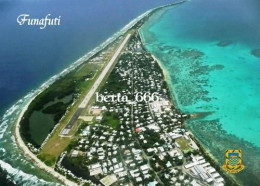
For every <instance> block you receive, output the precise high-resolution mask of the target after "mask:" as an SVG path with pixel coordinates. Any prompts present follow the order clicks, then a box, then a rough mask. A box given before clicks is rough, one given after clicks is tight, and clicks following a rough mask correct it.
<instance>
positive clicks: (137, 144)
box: [15, 1, 236, 186]
mask: <svg viewBox="0 0 260 186" xmlns="http://www.w3.org/2000/svg"><path fill="white" fill-rule="evenodd" d="M184 2H185V1H182V2H179V3H175V4H170V5H166V6H163V7H159V8H156V9H153V10H152V11H150V12H149V13H148V14H146V15H145V16H144V17H143V18H142V19H141V20H140V21H138V22H137V23H136V24H134V25H133V26H132V27H131V28H129V29H128V30H127V31H126V32H125V33H123V34H122V35H121V36H120V37H119V38H117V39H116V40H115V41H113V42H112V43H110V44H109V45H108V46H107V47H105V48H103V49H102V50H100V51H99V52H97V53H96V54H94V55H93V56H92V57H91V58H89V59H88V60H86V61H85V62H84V63H82V64H81V65H79V66H78V67H77V68H75V69H74V70H72V71H71V72H69V73H68V74H66V75H64V76H63V77H60V78H59V79H58V80H57V81H55V82H54V83H53V84H52V85H50V86H49V87H48V88H46V89H45V90H43V91H42V92H41V93H40V94H39V95H37V96H36V97H34V98H33V99H32V100H31V101H30V102H29V103H28V105H27V106H26V107H25V108H24V109H23V111H22V112H21V114H20V116H19V118H18V120H17V123H16V127H15V137H16V141H17V143H18V145H19V147H20V148H21V149H22V150H23V151H24V153H25V154H26V155H27V156H29V157H30V158H31V159H32V160H33V161H34V162H35V164H36V165H37V166H39V167H40V168H42V169H44V170H45V171H47V172H48V173H49V174H51V175H53V176H54V177H56V178H58V179H59V180H60V181H61V182H62V183H63V184H65V185H70V186H72V185H105V186H109V185H149V186H152V185H196V184H199V185H236V183H235V181H234V180H233V179H232V178H231V177H229V176H228V175H227V174H225V173H224V172H223V171H222V170H221V169H220V167H219V164H218V163H217V162H215V160H214V159H212V157H211V156H210V155H209V154H208V153H207V152H206V151H205V149H203V147H202V146H201V145H200V144H199V142H198V141H197V140H196V139H195V137H194V136H193V135H192V134H191V133H190V132H189V131H188V129H187V127H186V126H185V121H186V120H187V119H189V118H190V117H191V115H189V114H185V113H182V112H181V111H180V110H179V109H178V108H177V106H176V105H175V104H174V99H173V97H172V96H171V93H170V90H169V88H168V85H167V82H166V78H167V75H166V74H165V73H164V71H163V69H162V68H161V66H160V61H158V60H157V59H156V58H155V57H154V56H152V55H151V54H150V53H149V52H148V51H147V50H146V49H145V47H144V46H143V43H142V40H141V38H140V35H139V28H140V27H141V26H142V25H143V23H144V22H145V21H146V20H147V19H149V18H150V16H151V15H152V14H153V13H154V12H156V11H158V10H161V9H167V8H170V7H171V6H177V5H181V4H182V3H184ZM97 93H98V95H99V96H102V97H98V98H97ZM109 96H110V97H111V96H114V97H115V99H114V100H111V99H104V98H105V97H107V98H108V97H109Z"/></svg>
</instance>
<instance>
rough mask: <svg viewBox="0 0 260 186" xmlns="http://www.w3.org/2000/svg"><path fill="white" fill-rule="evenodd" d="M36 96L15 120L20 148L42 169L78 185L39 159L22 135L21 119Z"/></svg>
mask: <svg viewBox="0 0 260 186" xmlns="http://www.w3.org/2000/svg"><path fill="white" fill-rule="evenodd" d="M35 97H36V96H34V97H33V98H32V99H31V100H30V101H29V102H28V103H27V105H26V106H25V107H24V108H23V110H22V111H21V112H20V114H19V117H18V119H17V120H16V122H15V129H14V130H15V131H14V135H15V140H16V142H17V145H18V146H19V147H20V149H21V150H22V152H23V153H24V154H25V155H26V156H28V157H30V158H31V160H32V161H33V163H34V164H35V165H36V166H38V167H39V168H40V169H42V170H44V171H46V172H47V173H49V174H51V175H52V176H54V177H55V178H57V179H59V180H60V181H61V182H63V183H64V184H65V185H68V186H77V184H76V183H75V182H72V181H70V180H68V179H67V178H66V177H65V176H63V175H61V174H59V173H58V172H56V171H55V170H54V169H53V168H51V167H49V166H47V165H45V164H44V163H43V162H42V161H41V160H39V159H38V158H37V156H36V155H35V154H33V153H32V152H31V151H30V150H29V149H28V147H27V146H26V144H25V143H24V141H23V139H22V137H21V135H20V125H19V124H20V121H21V119H22V117H23V115H24V113H25V112H26V110H27V108H28V106H29V105H30V103H31V102H32V101H33V100H34V98H35Z"/></svg>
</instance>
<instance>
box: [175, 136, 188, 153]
mask: <svg viewBox="0 0 260 186" xmlns="http://www.w3.org/2000/svg"><path fill="white" fill-rule="evenodd" d="M175 141H176V142H177V143H178V144H179V145H180V149H181V150H182V151H183V152H184V153H186V152H188V151H190V150H192V149H191V147H190V145H189V141H187V140H186V139H185V138H184V137H180V138H178V139H176V140H175Z"/></svg>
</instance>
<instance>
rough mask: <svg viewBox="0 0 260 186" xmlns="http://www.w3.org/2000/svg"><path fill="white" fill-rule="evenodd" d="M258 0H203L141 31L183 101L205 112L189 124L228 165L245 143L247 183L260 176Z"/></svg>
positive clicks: (186, 108)
mask: <svg viewBox="0 0 260 186" xmlns="http://www.w3.org/2000/svg"><path fill="white" fill-rule="evenodd" d="M259 18H260V3H259V2H257V1H255V0H249V1H242V0H231V1H228V2H227V1H224V0H217V1H214V2H213V1H206V0H197V1H190V2H186V3H184V4H182V5H180V6H178V7H174V8H171V9H169V10H163V11H161V12H158V13H157V14H155V15H154V16H153V17H151V19H150V20H149V21H148V22H147V23H146V24H145V25H144V26H143V27H142V29H141V31H140V33H141V35H142V39H143V41H144V43H145V46H146V48H147V49H148V50H149V51H150V52H151V53H153V54H154V55H155V56H156V57H157V58H158V59H159V60H160V61H161V63H162V66H163V67H164V69H165V70H166V72H167V74H168V75H167V76H168V83H169V85H170V88H171V91H172V93H173V96H174V98H175V102H176V104H177V105H178V107H179V108H180V109H181V110H182V111H183V112H187V113H200V112H201V113H205V115H206V116H205V117H203V118H199V119H195V120H190V121H188V127H189V128H190V130H191V131H192V132H193V133H194V135H195V136H196V137H197V138H198V139H199V140H200V141H201V142H202V144H203V145H204V147H205V148H207V149H208V150H209V151H210V152H211V154H212V155H213V156H214V157H215V158H216V159H217V160H218V162H219V164H220V165H221V164H223V163H224V153H225V150H226V149H242V151H243V163H244V164H245V166H246V169H245V170H244V171H243V172H241V173H238V174H236V177H237V179H238V180H239V181H240V182H241V183H242V184H243V185H259V184H260V180H259V177H257V176H259V175H260V167H259V164H260V158H259V157H260V138H259V137H260V109H259V105H260V96H259V93H260V86H259V85H260V73H259V72H260V58H258V57H256V56H254V55H252V54H251V52H252V50H254V49H257V48H260V22H259Z"/></svg>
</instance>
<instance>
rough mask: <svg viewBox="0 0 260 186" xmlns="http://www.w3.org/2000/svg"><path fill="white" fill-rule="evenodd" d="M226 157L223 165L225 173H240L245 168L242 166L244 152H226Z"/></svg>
mask: <svg viewBox="0 0 260 186" xmlns="http://www.w3.org/2000/svg"><path fill="white" fill-rule="evenodd" d="M225 157H226V160H225V163H224V164H223V165H222V167H223V169H224V170H225V171H227V172H230V173H238V172H240V171H242V170H243V169H244V168H245V166H244V165H243V164H242V150H226V154H225Z"/></svg>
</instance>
